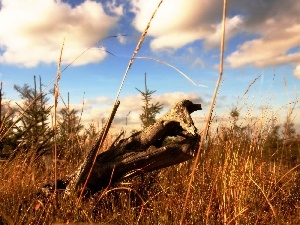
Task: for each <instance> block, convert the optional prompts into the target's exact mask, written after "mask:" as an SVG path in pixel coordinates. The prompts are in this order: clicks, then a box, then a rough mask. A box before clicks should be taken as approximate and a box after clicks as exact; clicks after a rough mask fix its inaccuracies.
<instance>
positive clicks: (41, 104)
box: [14, 76, 53, 156]
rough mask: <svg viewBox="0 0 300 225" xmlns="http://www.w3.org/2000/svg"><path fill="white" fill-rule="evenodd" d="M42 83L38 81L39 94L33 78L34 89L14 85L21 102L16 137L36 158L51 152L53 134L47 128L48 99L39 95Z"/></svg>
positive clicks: (43, 94) (25, 85)
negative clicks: (20, 114)
mask: <svg viewBox="0 0 300 225" xmlns="http://www.w3.org/2000/svg"><path fill="white" fill-rule="evenodd" d="M41 87H42V83H41V79H40V92H39V93H38V91H37V87H36V78H35V76H34V88H31V87H30V86H29V85H27V84H24V86H23V87H20V86H17V85H14V89H15V90H16V91H17V92H19V94H20V97H21V98H22V100H23V104H22V105H18V106H19V108H20V110H21V113H22V114H23V116H22V118H21V119H20V121H19V123H18V128H17V131H16V135H17V136H18V137H19V139H18V142H21V143H22V146H23V147H24V148H25V149H26V150H27V151H30V152H32V153H34V154H35V155H36V156H40V155H43V154H45V153H46V152H49V151H50V152H51V149H52V137H53V132H52V129H51V128H50V127H49V125H48V124H49V121H47V120H48V117H49V115H50V111H51V108H52V107H51V106H50V107H49V106H47V101H48V98H47V97H46V94H45V93H41V89H42V88H41Z"/></svg>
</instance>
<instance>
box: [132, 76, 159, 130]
mask: <svg viewBox="0 0 300 225" xmlns="http://www.w3.org/2000/svg"><path fill="white" fill-rule="evenodd" d="M136 90H138V91H139V92H140V93H141V95H142V100H143V102H144V105H143V106H142V110H143V112H142V114H140V119H141V121H142V126H143V128H146V127H148V126H150V125H152V124H154V123H155V121H156V119H155V117H156V115H157V114H158V113H159V112H160V111H161V109H162V108H163V104H160V103H159V102H157V103H155V104H153V103H150V101H151V96H152V94H153V93H155V92H156V91H155V90H149V89H148V87H147V75H146V73H145V91H141V90H139V89H138V88H136Z"/></svg>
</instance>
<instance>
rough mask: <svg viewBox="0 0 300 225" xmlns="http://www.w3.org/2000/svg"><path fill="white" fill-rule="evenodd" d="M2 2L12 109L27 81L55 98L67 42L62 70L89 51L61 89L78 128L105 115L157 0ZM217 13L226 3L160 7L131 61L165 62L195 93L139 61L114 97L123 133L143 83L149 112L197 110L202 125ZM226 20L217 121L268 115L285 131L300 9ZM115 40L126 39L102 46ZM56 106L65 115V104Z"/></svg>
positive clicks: (298, 83) (296, 71) (273, 6)
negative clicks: (152, 108) (77, 116)
mask: <svg viewBox="0 0 300 225" xmlns="http://www.w3.org/2000/svg"><path fill="white" fill-rule="evenodd" d="M0 2H1V10H0V26H1V31H0V79H1V82H2V83H3V90H4V93H5V95H4V98H6V99H8V100H11V102H10V104H11V105H14V102H16V101H19V96H18V93H17V92H16V91H14V90H13V85H14V84H17V85H23V84H24V83H27V84H29V85H32V84H33V75H36V76H41V77H42V82H43V84H45V85H48V86H49V88H47V89H46V90H45V91H49V89H50V88H53V85H54V82H53V83H51V81H52V80H53V79H54V78H55V75H56V71H57V61H58V57H59V53H60V48H61V46H62V43H63V40H65V45H64V49H63V55H62V69H63V68H65V67H66V66H67V65H68V64H69V63H70V62H72V61H73V60H74V59H75V58H76V57H77V56H78V55H80V54H81V53H82V52H83V51H85V50H86V49H88V48H89V47H90V46H92V45H94V46H93V47H92V48H90V49H89V50H88V51H86V52H85V53H84V54H83V55H82V56H80V57H79V58H78V59H77V60H76V61H75V62H74V63H73V64H72V65H71V66H70V67H68V68H67V69H66V70H65V71H64V72H63V73H62V75H61V80H60V92H61V95H62V97H63V99H64V100H65V101H66V100H67V93H70V101H71V106H72V107H74V108H76V109H78V110H81V108H82V107H83V117H82V121H83V122H84V123H89V122H91V121H101V119H102V118H106V117H107V115H108V114H109V113H110V110H111V108H112V104H113V102H114V100H115V97H116V94H117V91H118V89H119V86H120V84H121V80H122V78H123V75H124V73H125V70H126V67H127V65H128V62H129V60H130V57H131V56H132V54H133V51H134V49H135V47H136V45H137V42H138V40H139V38H140V35H141V32H143V30H144V29H145V27H146V25H147V23H148V21H149V18H150V16H151V14H152V12H153V10H154V9H155V7H156V6H157V4H158V1H157V0H155V1H154V0H153V1H149V0H142V1H138V0H128V1H122V0H111V1H110V0H106V1H81V0H78V1H71V0H65V1H59V0H57V1H55V0H43V1H40V0H27V1H19V0H2V1H0ZM222 6H223V4H222V1H210V0H201V1H200V0H189V1H186V0H164V2H163V3H162V5H161V7H160V8H159V9H158V12H157V15H156V17H155V18H154V20H153V21H152V23H151V27H150V29H149V32H148V35H147V37H146V39H145V41H144V43H143V45H142V48H141V50H140V51H139V53H138V55H137V56H139V57H148V58H153V59H156V60H160V61H164V62H166V63H168V64H170V65H172V66H174V67H176V68H177V69H179V70H180V71H182V72H183V73H184V74H186V75H187V76H188V77H189V78H190V79H192V80H193V82H194V83H196V84H198V85H199V86H196V85H194V84H192V83H191V82H190V81H188V80H187V79H186V78H185V77H184V76H182V75H181V74H180V73H178V72H177V71H176V70H174V69H173V68H171V67H169V66H167V65H165V64H162V63H158V62H156V61H153V60H145V59H136V60H135V62H134V64H133V66H132V68H131V70H130V71H129V74H128V76H127V78H126V80H125V83H124V86H123V88H122V90H121V93H120V100H121V106H120V109H119V111H118V114H117V117H116V123H118V124H120V125H121V126H124V121H125V117H126V115H128V113H129V112H130V115H129V116H128V119H129V120H128V121H129V123H131V124H132V126H133V127H134V128H139V118H138V115H139V113H140V112H141V111H140V108H141V101H140V98H141V97H140V95H139V92H138V91H137V90H136V89H135V88H139V89H143V87H144V74H145V73H147V83H148V87H149V89H151V90H156V93H155V95H153V101H154V102H155V101H159V102H161V103H163V104H164V106H165V108H166V109H167V108H169V107H170V106H171V105H173V104H174V103H176V102H177V101H178V100H180V99H182V98H188V99H190V100H192V101H194V102H200V103H202V104H203V111H202V112H198V113H197V114H196V116H195V117H196V118H195V120H197V121H203V119H204V118H205V117H206V115H207V111H208V108H209V107H208V106H209V104H210V101H211V98H212V94H213V91H214V88H215V84H216V81H217V77H218V73H219V71H218V65H219V43H220V36H221V18H222ZM227 12H228V13H227V21H226V48H225V59H224V60H225V61H224V63H225V64H224V75H223V81H222V85H221V87H220V91H219V94H218V98H217V104H216V109H215V111H214V114H215V115H217V116H218V117H219V120H224V119H226V118H227V117H228V114H229V112H230V110H231V109H232V108H233V107H235V106H237V107H238V108H241V109H242V111H241V113H242V116H243V117H246V118H249V119H250V118H255V117H258V118H262V117H264V116H262V115H265V114H269V117H270V115H272V116H273V117H277V119H278V121H279V122H282V121H283V120H284V118H285V117H286V115H287V113H288V110H289V107H290V105H291V104H288V103H289V102H293V101H296V99H297V95H298V94H297V91H298V89H299V87H300V80H299V79H300V2H299V1H295V0H287V1H280V0H271V1H270V0H256V1H247V0H231V1H228V10H227ZM115 35H125V36H118V37H112V38H107V37H109V36H115ZM101 40H103V41H101ZM108 52H109V53H108ZM110 53H111V54H110ZM259 76H260V77H259ZM257 77H259V79H258V80H256V82H255V83H254V84H253V85H251V87H250V89H249V91H248V92H247V93H246V95H244V93H245V92H246V90H247V89H248V87H249V85H250V84H251V83H252V82H253V81H254V80H255V79H256V78H257ZM203 86H205V87H203ZM83 99H84V105H83V104H82V102H83ZM59 104H60V106H61V107H63V104H62V101H60V103H59ZM262 109H264V110H262ZM298 114H299V104H298V105H296V108H295V110H294V117H293V118H294V122H295V123H300V119H299V115H298Z"/></svg>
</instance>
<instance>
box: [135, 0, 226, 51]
mask: <svg viewBox="0 0 300 225" xmlns="http://www.w3.org/2000/svg"><path fill="white" fill-rule="evenodd" d="M157 3H158V1H147V0H141V1H137V0H132V1H131V5H132V11H133V12H134V13H135V18H134V20H133V26H134V27H135V28H136V29H137V30H139V31H141V32H142V31H143V30H144V29H145V27H146V25H147V23H148V21H149V19H150V17H151V15H152V13H153V11H154V9H155V8H156V7H157V5H158V4H157ZM221 9H222V6H221V5H220V4H219V3H217V2H216V1H209V0H203V1H199V0H190V1H185V0H177V1H176V4H175V3H174V1H165V2H163V3H162V5H161V7H160V8H159V10H158V11H157V14H156V16H155V18H154V19H153V21H152V24H151V27H150V30H149V32H148V34H149V35H151V36H153V37H154V39H153V40H152V42H151V48H152V49H153V50H163V49H165V48H173V49H176V48H179V47H182V46H184V45H185V44H187V43H190V42H193V41H195V40H197V39H202V38H205V37H206V36H207V35H208V34H210V33H212V32H213V31H214V28H213V27H212V26H211V24H212V23H214V22H216V21H218V22H219V21H220V20H219V19H220V17H221V11H222V10H221Z"/></svg>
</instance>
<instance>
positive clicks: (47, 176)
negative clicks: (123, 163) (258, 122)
mask: <svg viewBox="0 0 300 225" xmlns="http://www.w3.org/2000/svg"><path fill="white" fill-rule="evenodd" d="M250 128H251V129H250ZM250 128H249V129H248V131H247V132H243V133H238V132H237V130H235V129H233V128H225V127H224V126H222V129H221V128H220V129H219V131H218V133H216V134H210V136H209V139H208V142H207V143H206V146H205V149H206V150H205V151H202V153H201V156H200V162H199V164H198V165H197V168H196V171H195V175H194V180H193V183H192V186H191V192H190V198H189V202H188V207H187V208H186V217H185V221H184V224H299V223H300V220H299V218H300V210H299V209H300V208H299V207H300V192H299V189H298V188H299V186H300V164H299V161H300V160H299V155H297V159H296V160H295V159H294V161H291V155H290V153H291V152H292V150H293V149H291V148H292V147H293V148H295V146H296V145H295V143H297V144H298V151H299V139H298V140H297V139H295V140H294V142H293V143H292V142H291V143H290V144H289V145H280V146H278V147H277V148H276V149H272V151H266V149H265V143H264V140H266V137H264V136H259V135H258V134H260V133H261V132H260V130H259V127H254V125H253V127H250ZM249 137H251V138H249ZM78 161H80V160H78V159H75V158H74V162H76V163H74V164H73V163H72V162H63V163H62V164H60V165H58V170H57V176H58V178H60V177H63V176H64V175H65V173H64V171H72V170H74V169H75V168H76V166H77V164H78ZM190 164H191V163H190V162H187V163H183V164H180V165H176V166H172V167H169V168H166V169H163V170H161V171H160V172H159V174H158V175H155V176H153V177H152V178H151V174H150V175H146V176H145V177H146V178H145V177H143V178H141V177H136V178H134V179H132V180H128V181H124V182H123V183H119V184H118V185H116V186H114V187H111V188H110V189H107V190H103V191H102V192H100V193H98V194H96V195H95V196H94V197H93V198H91V199H89V200H88V201H85V202H80V204H78V205H76V200H77V199H76V198H75V197H74V196H69V197H67V198H63V196H62V195H61V194H58V196H57V198H54V197H53V196H52V197H51V196H50V197H48V198H45V197H43V198H42V197H39V196H38V195H37V193H38V192H39V191H40V189H39V188H40V187H41V186H42V185H44V184H45V183H47V182H50V181H51V180H52V179H53V176H52V175H51V171H48V172H47V171H45V169H44V168H43V165H42V164H39V163H34V161H33V160H32V159H31V157H30V156H29V155H25V154H24V155H22V154H20V155H19V156H18V157H17V158H15V159H14V160H13V161H11V162H9V163H6V164H4V165H2V166H1V168H0V169H1V174H0V178H1V181H0V182H1V184H0V196H1V202H0V216H1V219H2V222H4V221H6V222H7V223H9V224H49V223H56V224H61V223H67V222H81V223H101V224H179V221H180V219H181V213H182V210H183V206H184V201H185V198H184V197H185V193H186V190H187V187H188V183H189V176H190V173H191V170H190V168H191V167H190Z"/></svg>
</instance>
